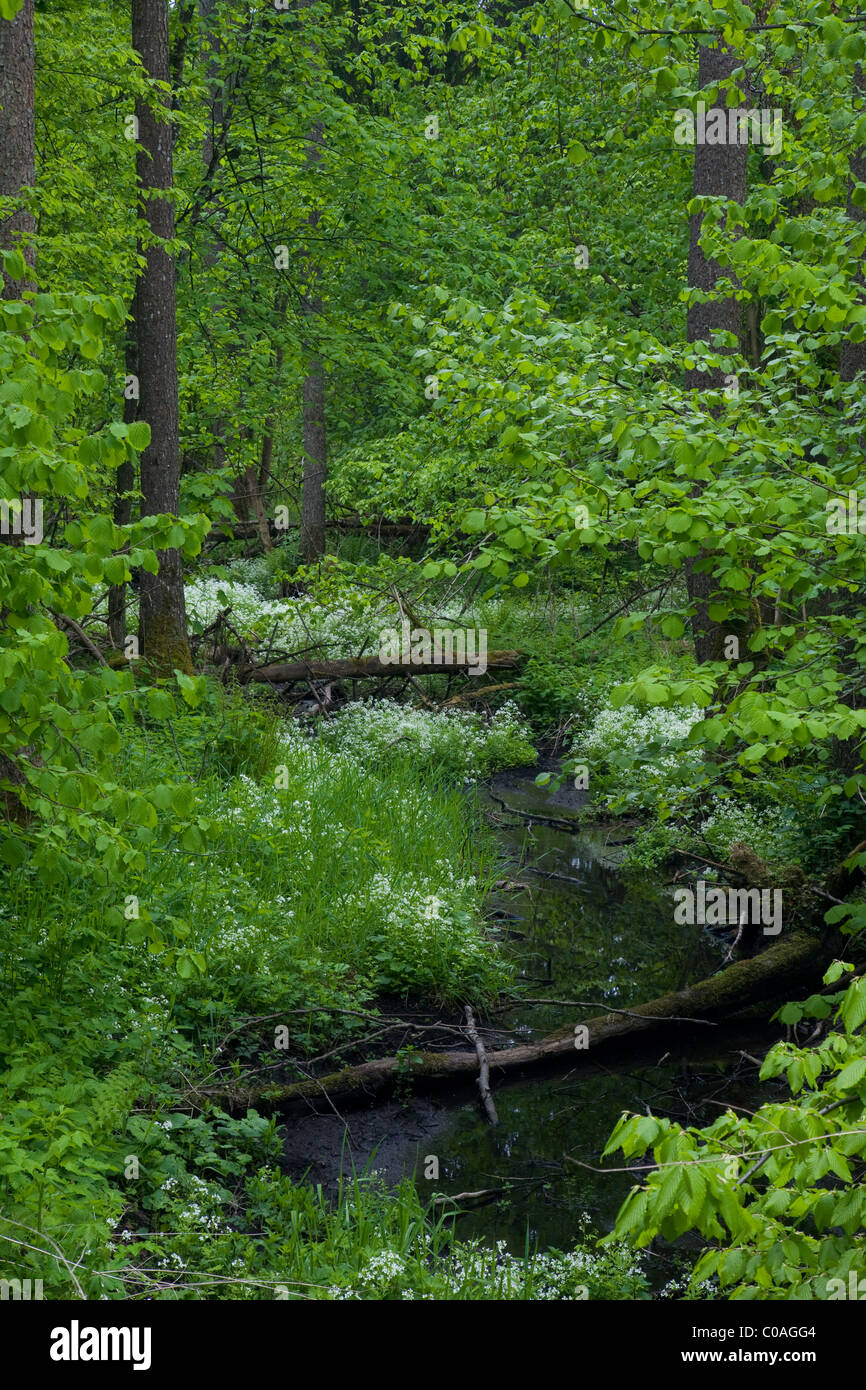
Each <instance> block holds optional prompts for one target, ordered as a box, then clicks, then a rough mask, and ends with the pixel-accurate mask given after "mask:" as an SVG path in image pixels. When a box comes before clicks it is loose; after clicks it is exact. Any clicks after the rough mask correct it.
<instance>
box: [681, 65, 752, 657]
mask: <svg viewBox="0 0 866 1390" xmlns="http://www.w3.org/2000/svg"><path fill="white" fill-rule="evenodd" d="M741 64H742V58H741V57H740V56H739V55H738V54H737V53H735V52H733V51H732V50H731V49H729V48H726V47H725V46H724V45H722V44H719V45H718V46H717V47H715V48H707V47H705V48H702V49H701V52H700V66H699V83H700V86H701V88H702V89H703V88H705V87H707V86H709V85H710V84H712V83H714V82H718V81H720V80H722V79H724V78H726V77H730V75H731V73H732V72H733V71H734V70H735V68H738V67H740V66H741ZM732 104H736V103H732V102H731V101H730V100H729V101H728V105H732ZM714 109H715V108H714ZM709 119H710V112H709V111H708V112H707V120H708V121H709ZM747 163H748V146H746V145H740V144H736V145H734V144H723V145H710V144H698V143H697V141H696V143H695V170H694V185H693V190H692V192H693V196H694V197H695V198H698V197H706V196H714V197H721V198H731V199H733V200H734V201H735V202H737V203H739V204H742V203H743V202H744V201H745V197H746V182H747ZM702 225H703V218H702V216H701V214H700V213H693V214H692V216H691V217H690V219H689V264H688V283H689V289H697V290H701V291H703V292H704V293H711V292H712V291H714V290H715V288H716V285H717V284H718V282H719V280H720V279H723V278H727V279H730V280H732V281H733V282H734V283H736V278H735V276H734V275H733V274H732V273H731V272H730V271H726V270H723V269H722V267H721V266H720V265H719V263H718V261H715V260H712V259H710V258H709V257H708V256H707V255H706V253H705V252H704V251H703V249H702V247H701V245H700V236H701V229H702ZM741 326H742V307H741V305H740V303H739V302H738V301H737V300H736V299H734V297H733V296H729V297H728V298H726V299H716V300H712V301H709V302H708V303H704V304H692V305H690V307H689V310H688V317H687V320H686V333H687V336H688V340H689V342H690V343H696V342H711V340H712V334H713V332H714V331H717V330H719V329H725V330H726V331H727V332H729V333H734V334H736V335H737V336H738V337H739V336H740V333H741ZM724 385H725V381H724V373H723V372H722V371H721V370H719V369H718V368H716V369H714V370H711V371H689V372H687V373H686V388H687V389H693V390H698V391H719V390H721V389H722V388H723V387H724ZM704 558H705V557H703V556H702V555H700V554H699V555H696V556H694V557H692V558H690V559H688V560H687V561H686V567H685V568H686V587H687V590H688V595H689V602H690V603H691V604H693V605H694V608H695V613H694V617H693V618H692V632H693V636H694V643H695V656H696V657H697V659H698V661H714V660H719V659H720V658H721V657H722V655H723V642H724V637H725V635H726V634H727V633H728V632H734V633H736V632H737V627H736V625H732V624H731V623H728V625H727V627H726V628H725V629H724V630H723V629H722V628H721V627H720V626H719V625H718V624H716V623H713V622H711V621H710V616H709V612H708V604H709V600H710V598H711V596H712V590H713V578H712V575H711V574H709V573H705V572H704V571H703V570H702V569H698V568H697V566H698V564H699V562H701V561H702V559H704ZM737 635H742V634H737Z"/></svg>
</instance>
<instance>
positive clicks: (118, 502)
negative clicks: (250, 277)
mask: <svg viewBox="0 0 866 1390" xmlns="http://www.w3.org/2000/svg"><path fill="white" fill-rule="evenodd" d="M135 317H136V314H135V299H134V297H133V310H132V322H131V323H129V324H127V328H126V344H125V349H124V363H125V369H126V379H127V381H129V379H130V377H131V378H133V380H132V382H131V383H130V385H129V387H128V388H126V389H127V390H129V392H130V393H131V394H129V395H127V394H124V399H123V419H124V423H125V424H127V425H131V424H133V423H134V422H135V421H136V420H137V419H138V404H139V402H138V397H137V395H136V394H135V392H136V390H137V383H138V381H139V369H138V347H137V344H136V340H135ZM115 487H116V491H115V496H114V524H115V525H116V526H128V525H129V523H130V521H131V519H132V497H131V496H130V495H129V494H130V493H131V492H132V490H133V488H134V487H135V464H134V463H133V462H132V459H129V458H127V459H124V460H123V463H122V464H121V465H120V467H119V468H118V470H117V482H116V485H115ZM126 594H127V586H126V584H112V586H111V588H110V589H109V591H108V636H109V640H110V642H111V645H112V646H113V647H116V648H117V649H118V650H120V649H121V648H122V647H123V645H124V642H125V640H126Z"/></svg>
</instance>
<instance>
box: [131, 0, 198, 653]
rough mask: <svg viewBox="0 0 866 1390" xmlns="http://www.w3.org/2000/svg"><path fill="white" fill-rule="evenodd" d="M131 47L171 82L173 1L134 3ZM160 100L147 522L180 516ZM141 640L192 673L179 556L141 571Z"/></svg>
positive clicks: (147, 250) (150, 184) (152, 153)
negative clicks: (151, 571) (153, 571)
mask: <svg viewBox="0 0 866 1390" xmlns="http://www.w3.org/2000/svg"><path fill="white" fill-rule="evenodd" d="M132 45H133V48H135V49H136V50H137V52H138V53H139V55H140V56H141V60H142V63H143V64H144V68H145V71H146V72H147V73H148V75H149V76H150V77H151V78H154V79H155V80H157V81H161V82H165V83H168V82H170V79H171V62H170V53H169V43H168V3H167V0H133V5H132ZM156 102H157V104H156V106H155V108H154V109H152V108H151V107H150V106H149V105H147V104H146V103H145V102H144V101H142V100H141V99H138V100H136V103H135V114H136V116H137V118H138V139H139V146H140V148H139V152H138V156H137V159H136V172H137V174H138V186H139V193H140V197H141V209H140V214H141V218H142V220H143V221H144V223H145V224H146V227H147V232H148V234H149V235H147V236H146V237H144V238H143V239H142V246H141V249H142V252H143V254H144V256H145V261H146V264H145V268H144V270H143V272H142V274H141V277H140V279H139V282H138V286H137V290H136V306H135V307H136V318H135V323H136V341H137V345H138V362H139V372H140V380H139V385H140V392H141V395H140V401H139V419H141V420H145V421H147V423H148V424H149V425H150V431H151V439H150V444H149V445H148V447H147V448H146V449H145V451H144V453H143V454H142V456H141V492H142V498H143V501H142V515H143V516H154V515H158V514H160V513H166V512H167V513H170V514H172V515H176V514H177V509H178V495H179V487H180V444H179V439H178V386H177V323H176V317H175V283H174V261H173V259H172V257H171V255H170V254H169V253H168V251H167V250H166V249H165V247H164V245H162V244H161V241H166V240H170V239H171V238H172V237H173V236H174V211H173V208H172V205H171V202H170V201H169V200H168V199H167V198H161V197H160V196H159V194H160V193H162V192H164V191H166V190H169V189H171V186H172V138H173V137H172V127H171V120H170V109H171V108H170V98H169V97H168V96H167V95H165V94H162V95H161V96H160V97H158V98H156ZM152 237H158V238H160V239H161V241H160V242H154V241H152V240H151V238H152ZM139 637H140V642H141V654H142V656H143V657H144V658H145V659H146V660H147V661H148V662H149V663H150V664H151V666H152V668H153V669H154V670H155V671H156V672H158V673H163V674H165V673H168V672H170V671H171V670H172V669H173V668H175V667H178V668H179V669H180V670H182V671H186V672H190V671H191V670H192V657H191V655H190V650H189V640H188V637H187V627H186V607H185V603H184V592H183V566H182V561H181V553H180V551H179V550H176V549H170V550H163V551H160V552H159V572H158V574H149V573H148V572H147V571H146V570H142V574H141V607H140V627H139Z"/></svg>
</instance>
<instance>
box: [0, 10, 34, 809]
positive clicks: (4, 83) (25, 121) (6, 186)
mask: <svg viewBox="0 0 866 1390" xmlns="http://www.w3.org/2000/svg"><path fill="white" fill-rule="evenodd" d="M34 61H35V59H34V46H33V0H24V4H23V6H22V8H21V9H20V10H19V11H18V14H17V15H16V16H15V18H14V19H11V20H10V19H0V196H2V197H4V198H18V197H20V195H21V193H22V192H23V191H24V190H25V189H27V188H33V187H35V184H36V139H35V124H34V110H33V107H34ZM35 230H36V222H35V219H34V217H33V214H32V213H30V212H25V211H23V210H19V211H18V212H14V213H13V214H12V216H11V217H5V218H3V220H2V221H0V249H2V250H3V251H11V250H13V249H14V248H15V247H16V246H19V243H20V250H21V251H22V253H23V255H24V259H25V261H26V262H27V264H28V265H30V266H32V265H33V264H34V247H33V243H32V240H31V238H32V236H33V233H34V232H35ZM0 282H2V287H0V298H2V299H20V298H21V295H22V294H23V293H24V291H25V290H28V289H32V288H33V285H32V283H31V282H30V280H29V279H27V278H26V277H25V278H24V279H21V280H11V279H7V278H6V276H3V275H0ZM20 539H21V538H20V537H18V536H15V535H14V534H13V535H9V536H3V537H2V542H3V543H4V544H7V545H17V544H18V543H19V542H20ZM7 611H8V610H6V609H3V610H0V623H3V624H4V625H5V622H6V617H7ZM17 751H18V753H19V754H21V755H26V754H27V753H28V752H29V751H30V750H28V749H26V748H21V749H18V750H17ZM26 781H27V779H26V777H25V776H24V773H23V772H22V771H21V769H20V767H19V766H18V764H17V763H16V761H15V759H14V757H10V756H9V755H8V754H6V753H0V782H9V783H11V786H10V787H8V788H7V787H4V788H2V789H0V808H2V812H3V814H4V815H5V816H6V818H7V819H9V820H14V821H17V822H19V823H21V824H23V823H25V822H26V821H27V820H29V817H30V813H29V811H28V810H27V809H26V808H25V806H24V805H23V803H22V802H21V801H20V799H19V797H18V794H17V792H16V790H15V788H17V787H23V786H24V785H26Z"/></svg>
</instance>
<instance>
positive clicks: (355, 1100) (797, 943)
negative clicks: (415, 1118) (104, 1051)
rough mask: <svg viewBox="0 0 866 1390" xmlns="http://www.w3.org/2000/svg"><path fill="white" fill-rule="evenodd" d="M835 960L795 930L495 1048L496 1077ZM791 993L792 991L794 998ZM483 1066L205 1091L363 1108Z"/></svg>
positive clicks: (671, 1025)
mask: <svg viewBox="0 0 866 1390" xmlns="http://www.w3.org/2000/svg"><path fill="white" fill-rule="evenodd" d="M829 958H830V953H829V951H828V948H827V946H826V944H825V943H824V942H822V941H821V939H820V938H819V937H817V936H810V935H807V934H806V933H804V932H796V933H792V934H791V936H790V937H788V938H787V939H786V940H782V941H778V942H776V943H775V944H774V945H773V946H770V947H769V949H768V950H766V951H763V952H762V953H761V954H760V955H758V956H753V957H752V958H751V959H749V960H741V961H737V962H736V963H735V964H734V965H731V966H728V967H727V969H725V970H722V971H720V972H719V973H718V974H717V975H712V976H710V978H709V979H707V980H701V981H699V982H698V983H697V984H694V985H691V986H689V988H688V989H682V990H678V991H677V992H676V993H674V994H665V995H663V996H661V998H659V999H653V1000H651V1001H650V1003H648V1004H639V1005H637V1006H636V1007H635V1008H634V1009H630V1010H628V1011H627V1012H619V1013H608V1014H600V1015H598V1016H597V1017H596V1018H590V1019H574V1020H571V1021H570V1022H569V1023H567V1024H564V1025H563V1027H562V1028H560V1029H559V1030H558V1031H557V1032H556V1033H552V1034H550V1035H549V1036H548V1037H546V1038H542V1039H541V1040H540V1041H539V1042H536V1043H525V1044H523V1045H522V1046H520V1047H511V1048H504V1049H501V1050H499V1051H496V1052H488V1054H487V1061H488V1064H489V1067H490V1072H491V1075H492V1076H493V1077H495V1076H496V1074H497V1073H503V1072H512V1073H515V1072H516V1073H520V1072H524V1071H531V1070H535V1069H539V1070H540V1069H542V1068H545V1067H550V1066H555V1065H556V1064H557V1063H560V1064H561V1063H567V1064H568V1066H569V1067H570V1068H573V1067H574V1066H576V1065H579V1064H580V1063H581V1062H589V1063H594V1062H596V1061H597V1060H598V1058H599V1055H600V1054H601V1053H602V1051H603V1050H605V1049H610V1048H612V1047H613V1046H615V1045H617V1044H622V1043H624V1042H627V1041H628V1040H630V1039H631V1038H636V1037H640V1036H641V1035H642V1034H645V1033H649V1032H656V1033H658V1032H661V1031H663V1030H668V1031H669V1030H670V1029H677V1030H682V1029H688V1028H689V1027H691V1026H693V1025H692V1023H691V1022H690V1021H691V1020H695V1021H696V1022H701V1021H708V1022H709V1021H712V1020H714V1019H719V1018H724V1017H726V1016H727V1015H729V1014H733V1013H736V1012H737V1011H738V1010H740V1009H743V1008H746V1007H747V1006H748V1005H750V1004H755V1003H758V1002H760V1001H761V1000H762V999H774V998H779V997H781V996H783V995H787V992H788V991H789V990H793V989H796V988H797V987H798V986H799V985H801V984H802V983H803V982H804V981H809V982H812V983H814V979H815V975H816V973H817V971H818V969H819V967H820V966H821V964H822V962H823V961H825V960H828V959H829ZM789 997H790V996H789ZM576 1023H581V1024H582V1025H583V1026H584V1027H585V1028H586V1033H585V1034H583V1035H582V1038H581V1042H582V1044H584V1045H582V1046H581V1047H580V1048H579V1049H578V1048H576V1046H575V1032H574V1030H575V1025H576ZM477 1070H478V1059H477V1057H476V1055H475V1052H474V1050H473V1051H471V1052H470V1051H468V1050H467V1051H465V1052H419V1053H414V1054H412V1060H411V1063H408V1064H407V1060H406V1058H405V1057H381V1058H378V1059H376V1060H375V1061H371V1062H361V1063H360V1064H359V1065H358V1066H353V1067H344V1068H343V1069H342V1070H341V1071H336V1072H330V1073H329V1074H328V1075H325V1076H320V1077H317V1078H315V1079H310V1080H305V1081H293V1082H287V1083H282V1084H276V1085H275V1084H273V1083H271V1084H269V1085H256V1084H247V1085H244V1084H239V1085H236V1086H234V1087H231V1088H225V1089H224V1088H219V1089H217V1088H213V1089H211V1088H208V1089H207V1090H205V1091H202V1092H197V1096H198V1098H199V1099H201V1098H202V1097H203V1096H207V1098H208V1099H209V1100H210V1101H212V1102H215V1103H216V1104H218V1105H221V1106H223V1107H224V1108H226V1109H229V1110H237V1109H239V1108H240V1109H243V1108H245V1107H246V1106H249V1105H255V1106H257V1107H258V1108H260V1109H263V1108H264V1109H275V1108H277V1107H283V1106H286V1105H290V1104H291V1103H292V1102H295V1101H311V1100H315V1099H317V1098H318V1099H320V1100H321V1099H324V1098H325V1097H326V1096H327V1098H328V1099H329V1100H330V1101H332V1102H339V1104H340V1105H341V1106H343V1107H345V1106H347V1105H349V1106H350V1105H353V1104H354V1105H363V1104H365V1103H367V1102H369V1101H371V1100H374V1099H378V1098H380V1097H382V1096H384V1095H387V1094H388V1093H390V1092H391V1091H392V1090H393V1089H394V1087H395V1086H396V1085H397V1083H398V1082H399V1081H401V1080H402V1081H404V1082H405V1081H406V1080H407V1078H408V1076H411V1081H412V1086H413V1089H415V1090H422V1089H424V1090H429V1089H432V1088H433V1087H435V1086H437V1085H447V1084H449V1083H450V1084H456V1085H459V1084H460V1082H461V1081H472V1080H474V1079H475V1077H476V1074H477Z"/></svg>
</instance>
